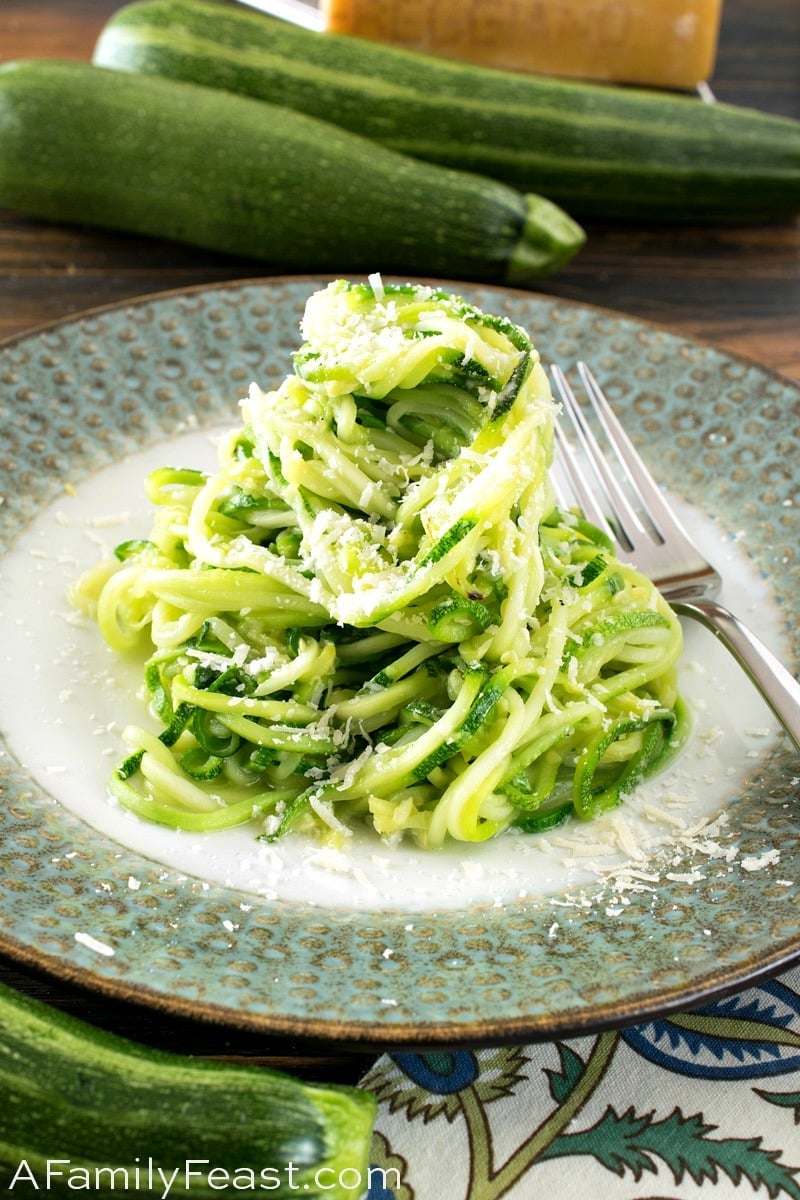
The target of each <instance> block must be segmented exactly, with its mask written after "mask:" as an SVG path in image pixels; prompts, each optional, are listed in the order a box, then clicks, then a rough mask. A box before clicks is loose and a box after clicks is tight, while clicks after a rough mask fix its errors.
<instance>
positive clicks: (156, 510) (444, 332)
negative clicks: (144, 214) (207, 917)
mask: <svg viewBox="0 0 800 1200" xmlns="http://www.w3.org/2000/svg"><path fill="white" fill-rule="evenodd" d="M301 331H302V335H303V339H304V340H303V344H302V345H301V347H300V348H299V349H298V351H297V352H296V353H295V355H294V359H293V368H294V369H293V372H292V374H290V375H289V376H288V377H287V378H286V379H285V380H284V381H283V382H282V384H281V385H280V387H278V388H277V390H275V391H272V392H270V393H264V392H263V391H261V389H260V388H259V387H258V386H256V385H255V384H254V385H252V386H251V388H250V391H249V394H248V395H247V397H246V398H245V399H244V400H242V402H241V412H242V422H241V424H240V425H238V426H237V427H236V428H235V429H233V430H231V431H230V433H229V434H228V435H227V436H226V437H225V438H224V439H223V440H222V442H221V444H220V446H219V451H218V466H217V468H216V470H215V471H214V472H213V473H212V474H210V475H206V474H204V473H203V472H200V471H197V470H193V469H188V468H181V469H173V468H169V467H163V468H160V469H159V470H157V471H154V472H153V473H152V474H151V475H150V476H149V477H148V479H147V481H146V495H147V498H148V500H149V502H150V504H151V505H152V512H153V517H152V529H151V533H150V536H149V538H147V539H140V540H135V541H130V542H125V543H123V544H122V545H120V546H118V547H117V549H116V551H115V557H114V559H113V560H104V561H102V562H100V563H98V564H97V566H96V567H94V568H92V569H91V570H90V571H88V572H87V573H86V575H84V576H83V578H82V579H81V580H80V581H79V582H78V583H77V584H76V586H75V588H74V589H73V601H74V603H75V604H76V605H78V606H79V607H80V608H81V609H83V611H84V612H86V613H89V614H90V615H91V616H92V617H93V618H94V619H95V620H96V621H97V623H98V625H99V628H100V631H101V633H102V635H103V637H104V638H105V640H106V642H107V643H108V644H109V645H110V646H111V647H112V648H113V649H114V650H117V651H119V652H120V653H126V652H130V651H131V650H135V649H138V648H141V647H143V646H144V647H146V653H147V654H149V657H148V659H147V662H146V665H145V669H144V680H145V685H146V693H147V703H148V705H149V709H150V712H151V714H152V715H154V717H155V718H156V720H157V721H158V723H159V728H160V732H159V733H157V734H156V733H154V732H150V731H149V730H147V729H145V728H144V727H142V728H139V727H131V728H128V729H126V730H125V734H124V737H125V741H126V742H127V744H128V747H129V750H128V753H127V755H126V757H125V758H124V759H123V760H122V761H121V763H120V764H119V765H118V766H117V768H116V769H115V771H114V773H113V776H112V779H111V782H110V790H111V793H112V795H113V796H114V797H115V798H116V799H117V800H118V801H119V802H120V803H121V804H122V805H124V806H126V807H128V808H130V809H131V810H132V811H134V812H135V813H137V814H139V815H140V816H141V817H143V818H145V819H147V820H150V821H155V822H159V823H160V824H162V825H165V826H170V827H172V828H177V829H188V830H192V831H195V832H197V831H210V830H217V829H223V828H226V827H229V826H232V825H235V824H239V823H242V822H247V821H254V822H256V823H257V825H256V828H257V833H258V836H259V837H262V838H265V839H267V840H275V839H278V838H281V837H283V836H285V835H286V834H287V832H288V831H289V830H315V831H317V832H319V833H321V834H322V835H324V836H325V837H327V838H331V839H334V840H337V841H340V840H341V839H342V838H346V837H347V836H348V835H349V833H351V832H352V831H353V830H354V829H355V828H356V827H357V826H360V825H367V826H369V827H371V828H372V829H373V830H374V831H375V832H376V833H377V835H379V836H380V837H381V838H383V839H385V840H387V841H389V842H394V841H399V840H400V839H401V838H403V837H404V836H408V837H411V838H412V839H414V840H415V841H416V842H417V843H418V844H419V845H421V846H425V847H438V846H441V845H443V844H444V843H445V842H447V841H448V840H450V839H454V840H456V841H459V842H480V841H483V840H485V839H486V838H491V837H494V836H496V835H497V834H499V833H500V832H501V831H502V830H505V829H507V828H509V827H516V828H518V829H521V830H523V831H526V832H529V833H533V832H536V831H538V830H542V829H548V828H551V827H552V826H554V825H556V824H558V823H559V822H561V821H563V820H564V819H565V818H567V817H569V816H571V815H572V816H576V817H578V818H582V819H590V818H592V817H594V816H596V815H597V814H599V813H601V812H603V811H604V810H607V809H609V808H611V807H613V806H615V805H617V804H618V803H619V802H620V799H621V798H622V797H623V796H624V795H625V794H626V793H627V792H629V791H630V790H631V789H632V788H634V787H635V786H636V785H637V783H638V782H639V781H640V780H641V779H642V778H643V777H644V776H645V775H646V774H648V773H649V772H651V771H653V770H655V769H656V768H657V767H659V766H660V765H661V764H662V763H663V762H664V761H665V760H666V759H667V758H668V757H669V756H670V755H671V754H672V753H673V752H674V751H675V749H676V748H677V747H678V746H679V745H680V743H681V740H682V737H683V733H684V728H685V723H686V722H685V714H684V710H683V707H682V705H681V702H680V699H679V696H678V693H677V690H676V663H677V661H678V658H679V655H680V653H681V649H682V641H681V631H680V626H679V624H678V621H677V619H676V618H675V616H674V614H673V613H672V611H671V609H670V608H669V607H668V605H667V604H666V603H665V601H664V600H663V599H662V597H661V596H660V594H659V593H658V591H657V590H656V588H655V587H654V586H653V584H652V583H651V582H650V581H649V580H647V579H646V578H644V577H643V576H642V575H641V574H639V573H638V572H637V571H636V570H635V569H634V568H632V567H631V566H629V565H627V564H624V563H622V562H620V561H618V560H617V559H616V558H615V554H614V550H613V547H612V545H611V544H610V542H609V541H608V540H607V538H606V537H605V536H604V535H603V534H602V533H601V532H600V531H599V530H597V529H595V528H594V527H593V526H591V525H589V524H588V523H587V522H586V521H585V520H584V519H583V517H582V516H581V515H580V513H577V512H567V511H562V510H560V509H559V508H558V506H557V505H556V502H555V499H554V492H553V488H552V484H551V480H550V473H549V469H550V464H551V458H552V452H553V421H554V414H555V406H554V403H553V399H552V396H551V393H550V388H549V385H548V381H547V376H546V374H545V372H544V370H543V368H542V366H541V364H540V361H539V357H538V354H537V352H536V351H535V349H534V348H533V346H532V345H531V342H530V339H529V338H528V336H527V335H526V333H525V332H524V331H523V330H522V329H520V328H518V327H517V326H516V325H514V324H512V323H511V322H510V321H507V320H505V319H503V318H500V317H497V316H490V315H487V314H485V313H482V312H481V311H480V310H478V309H477V308H475V307H473V306H472V305H470V304H468V303H466V302H465V301H464V300H462V299H460V298H459V297H456V296H453V295H450V294H448V293H446V292H443V291H440V290H437V289H434V288H430V287H420V286H412V285H410V284H409V285H388V284H386V285H385V284H383V282H382V281H381V280H380V278H379V277H377V276H375V277H371V279H370V282H369V283H368V284H354V283H349V282H345V281H342V280H339V281H337V282H335V283H333V284H331V285H330V286H328V287H326V288H325V289H323V290H322V291H319V292H317V293H316V294H315V295H314V296H312V297H311V298H310V300H309V301H308V304H307V306H306V310H305V314H304V317H303V320H302V323H301Z"/></svg>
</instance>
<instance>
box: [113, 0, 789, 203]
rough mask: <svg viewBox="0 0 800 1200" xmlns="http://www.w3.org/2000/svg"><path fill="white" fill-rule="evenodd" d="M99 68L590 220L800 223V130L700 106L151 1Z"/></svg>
mask: <svg viewBox="0 0 800 1200" xmlns="http://www.w3.org/2000/svg"><path fill="white" fill-rule="evenodd" d="M95 61H96V62H99V63H103V64H105V65H107V66H113V67H116V68H119V69H125V70H131V71H138V72H146V73H152V74H162V75H168V76H171V77H173V78H179V79H186V80H191V81H194V82H197V83H203V84H205V85H206V86H211V87H218V88H223V89H227V90H230V91H235V92H242V93H246V94H248V95H251V96H254V97H256V98H258V99H262V100H266V101H279V102H280V103H281V104H284V105H287V106H288V107H292V108H297V109H298V110H301V111H303V112H307V113H309V114H311V115H315V116H324V117H325V118H326V119H327V120H328V121H331V122H333V123H335V124H338V125H341V126H342V127H343V128H346V129H350V130H352V131H354V132H357V133H359V134H361V135H362V136H364V137H368V138H370V139H372V140H374V141H375V142H377V143H380V144H383V145H385V146H389V147H391V148H392V149H394V150H399V151H402V152H403V153H405V154H409V155H411V156H413V157H415V158H418V159H422V160H427V161H430V162H436V163H439V164H442V165H445V166H459V167H461V168H463V169H465V170H469V171H474V172H477V173H479V174H484V175H487V176H489V177H492V178H495V179H498V180H500V181H502V182H504V183H506V184H508V185H509V186H511V187H515V188H519V189H520V190H522V191H535V192H539V193H542V194H543V195H545V196H547V197H548V198H549V199H551V200H553V201H554V202H556V203H557V204H559V205H563V206H564V207H565V208H566V209H567V211H568V212H570V213H571V214H573V215H574V216H576V217H578V218H579V219H583V218H586V217H596V218H619V217H625V218H632V219H637V220H648V219H649V220H655V221H669V222H671V223H679V222H688V221H695V222H706V223H730V222H736V221H743V222H746V221H763V220H776V219H785V218H788V217H791V216H793V215H794V214H796V213H797V212H800V122H798V121H794V120H792V119H791V118H788V117H777V116H771V115H767V114H764V113H759V112H755V111H753V110H750V109H745V108H739V107H736V106H734V105H726V104H721V103H720V104H703V103H702V102H700V101H698V100H697V99H694V98H692V97H689V96H681V95H676V94H670V93H666V92H657V91H652V90H644V89H641V90H640V89H631V88H625V89H623V88H618V87H613V86H608V85H603V84H590V83H577V82H571V81H564V80H556V79H550V78H544V77H541V76H532V75H522V74H516V73H514V74H512V73H508V72H504V71H499V70H494V69H491V68H488V67H477V66H471V65H467V64H463V63H458V62H456V61H454V60H448V59H444V58H438V57H435V56H433V55H426V54H422V53H419V52H415V51H411V50H404V49H401V48H399V47H394V46H388V45H382V44H380V43H377V42H368V41H366V40H364V39H359V38H355V37H348V36H345V35H337V34H322V35H321V34H317V33H312V32H309V31H308V30H304V29H301V28H297V27H294V26H292V25H290V24H287V23H285V22H282V21H279V20H275V19H271V18H268V17H264V16H262V15H261V14H257V13H250V12H246V11H243V10H242V9H239V8H236V7H233V6H227V5H220V4H217V3H211V2H205V0H139V2H138V3H133V4H130V5H128V6H126V7H123V8H121V9H120V10H118V11H117V13H116V14H114V15H113V16H112V17H111V19H110V21H109V22H108V23H107V25H106V26H105V28H104V30H103V31H102V32H101V35H100V38H99V40H98V43H97V46H96V48H95Z"/></svg>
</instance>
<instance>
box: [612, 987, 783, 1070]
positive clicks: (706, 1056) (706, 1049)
mask: <svg viewBox="0 0 800 1200" xmlns="http://www.w3.org/2000/svg"><path fill="white" fill-rule="evenodd" d="M622 1038H623V1039H624V1041H626V1042H627V1043H628V1045H629V1046H630V1047H631V1049H633V1050H635V1051H636V1052H637V1054H641V1055H642V1057H643V1058H647V1059H649V1060H650V1061H651V1062H654V1063H656V1064H658V1065H659V1066H662V1067H665V1068H666V1069H667V1070H670V1071H673V1072H675V1073H677V1074H680V1075H689V1076H693V1077H695V1078H698V1079H758V1078H762V1077H764V1076H768V1075H781V1074H786V1073H788V1072H791V1071H796V1070H798V1068H800V995H798V994H797V992H794V991H792V989H791V988H788V987H786V986H785V985H784V984H782V983H779V982H777V981H773V982H770V983H765V984H763V985H762V986H761V987H758V988H750V989H748V990H747V991H744V992H739V993H737V994H736V995H734V996H728V997H727V998H725V999H723V1000H718V1001H716V1002H715V1003H713V1004H708V1005H705V1006H704V1007H702V1008H696V1009H693V1010H692V1011H691V1012H687V1013H681V1014H679V1015H677V1016H674V1017H672V1018H669V1019H665V1020H659V1021H647V1022H645V1023H644V1024H642V1025H637V1026H635V1027H633V1028H632V1029H626V1030H624V1031H623V1033H622Z"/></svg>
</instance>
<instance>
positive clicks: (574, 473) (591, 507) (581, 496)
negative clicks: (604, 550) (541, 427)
mask: <svg viewBox="0 0 800 1200" xmlns="http://www.w3.org/2000/svg"><path fill="white" fill-rule="evenodd" d="M555 437H556V445H557V448H558V456H559V463H560V465H561V468H562V471H563V473H564V475H565V476H566V478H567V481H568V482H569V485H570V487H571V489H572V494H573V499H574V501H577V504H578V508H579V509H580V510H581V512H582V513H583V515H584V516H585V517H586V520H587V521H591V523H592V524H593V525H596V526H597V528H598V529H602V531H603V533H605V534H607V535H608V537H610V538H611V539H612V540H614V538H615V536H616V535H615V533H614V530H613V529H612V528H611V526H610V525H609V523H608V518H607V517H606V514H605V513H604V512H603V510H602V508H601V507H600V505H599V504H598V503H597V497H596V496H595V494H594V492H593V491H592V489H591V488H589V487H587V486H586V477H585V475H584V473H583V471H582V470H581V468H580V465H579V463H578V460H577V457H576V455H575V451H574V450H573V449H572V446H571V445H570V444H569V442H568V441H567V437H566V434H565V433H564V430H563V429H562V428H561V426H560V425H559V424H558V423H556V427H555ZM559 500H560V502H561V506H562V508H568V507H569V502H568V501H567V500H566V498H565V497H559Z"/></svg>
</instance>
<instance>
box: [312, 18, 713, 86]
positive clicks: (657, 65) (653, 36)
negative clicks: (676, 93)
mask: <svg viewBox="0 0 800 1200" xmlns="http://www.w3.org/2000/svg"><path fill="white" fill-rule="evenodd" d="M320 3H321V10H322V15H323V22H324V27H325V29H326V30H327V31H328V32H330V33H344V34H352V35H354V36H357V37H364V38H369V39H372V40H374V41H380V42H392V43H394V44H395V45H400V46H406V47H408V48H410V49H415V50H422V51H425V52H427V53H431V54H440V55H443V56H444V57H447V58H457V59H463V60H465V61H466V62H472V63H480V64H482V65H484V66H490V67H499V68H501V69H504V70H510V71H527V72H531V73H534V74H547V75H562V76H567V77H571V78H579V79H580V78H582V79H594V80H605V81H608V82H614V83H634V84H642V85H647V86H652V87H662V88H674V89H681V90H682V89H686V90H691V89H693V88H695V87H697V85H698V84H699V83H702V82H704V81H706V80H708V79H709V78H710V77H711V75H712V73H713V69H714V61H715V58H716V52H717V39H718V34H719V25H720V20H721V9H722V0H320Z"/></svg>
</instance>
